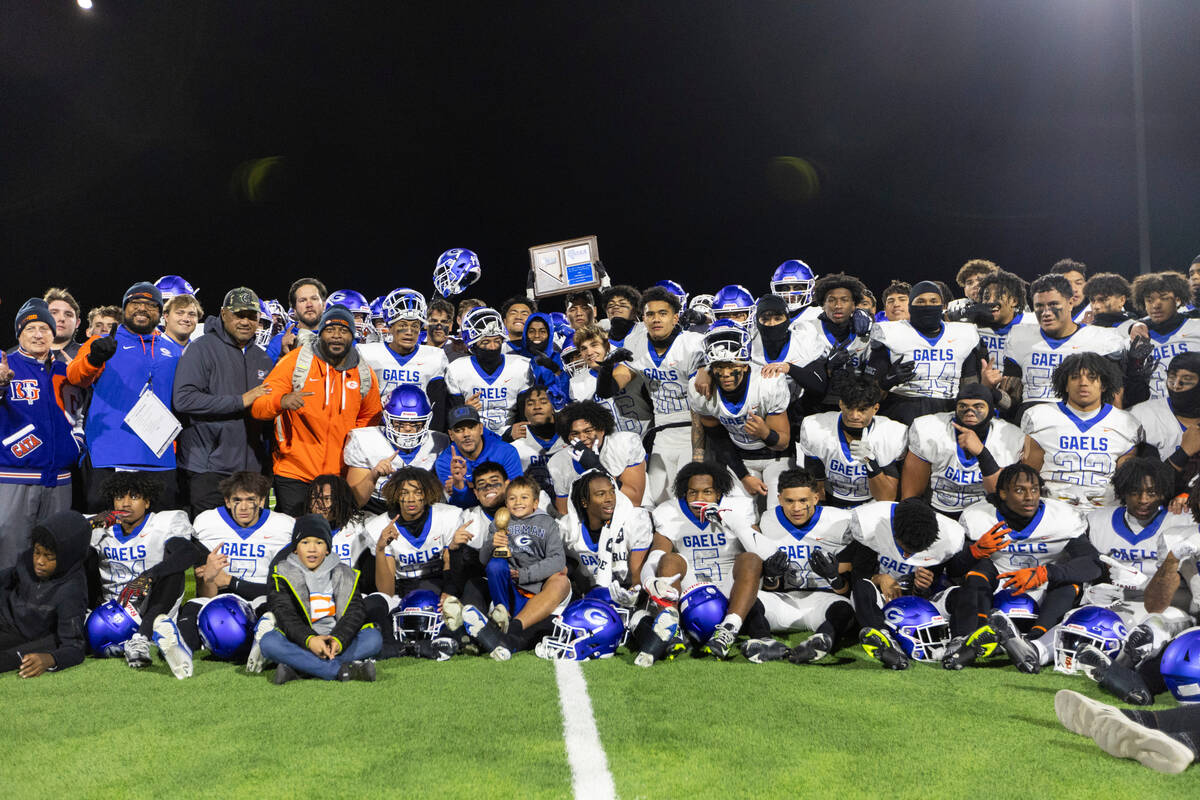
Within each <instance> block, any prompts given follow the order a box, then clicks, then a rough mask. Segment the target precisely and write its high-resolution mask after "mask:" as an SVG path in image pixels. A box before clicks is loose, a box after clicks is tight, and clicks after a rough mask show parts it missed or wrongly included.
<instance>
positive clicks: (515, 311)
mask: <svg viewBox="0 0 1200 800" xmlns="http://www.w3.org/2000/svg"><path fill="white" fill-rule="evenodd" d="M535 311H537V303H536V302H534V301H532V300H530V299H529V298H527V297H525V296H524V295H516V296H515V297H510V298H508V299H507V300H505V301H504V302H503V303H501V304H500V317H501V319H503V320H504V329H505V330H506V331H507V332H508V338H507V339H505V341H504V352H505V353H514V352H518V351H520V350H521V349H522V348H523V347H524V340H525V321H526V320H527V319H529V315H530V314H532V313H533V312H535ZM521 355H524V354H523V353H522V354H521Z"/></svg>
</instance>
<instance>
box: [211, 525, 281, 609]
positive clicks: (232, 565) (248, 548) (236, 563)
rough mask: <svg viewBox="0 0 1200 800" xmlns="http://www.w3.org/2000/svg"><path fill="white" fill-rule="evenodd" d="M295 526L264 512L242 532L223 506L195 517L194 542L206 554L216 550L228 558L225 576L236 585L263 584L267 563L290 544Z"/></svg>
mask: <svg viewBox="0 0 1200 800" xmlns="http://www.w3.org/2000/svg"><path fill="white" fill-rule="evenodd" d="M295 524H296V521H295V520H294V519H293V518H292V517H289V516H288V515H287V514H280V513H279V512H277V511H270V510H268V509H265V508H264V509H263V510H262V513H260V514H259V515H258V521H257V522H255V523H254V524H253V525H251V526H250V527H248V528H243V527H242V526H240V525H238V524H237V523H236V522H235V521H234V519H233V517H231V516H230V515H229V511H228V509H226V508H225V506H218V507H217V508H211V509H209V510H208V511H205V512H203V513H201V514H200V515H199V516H197V517H196V521H195V523H193V527H195V529H196V541H198V542H199V543H200V544H202V545H204V547H205V548H207V549H208V551H209V552H214V551H217V550H219V551H220V552H222V553H224V554H225V555H227V556H228V557H229V565H228V566H227V567H225V571H226V572H228V573H229V574H230V575H232V576H233V577H235V578H237V579H238V580H240V581H246V582H247V583H261V584H266V583H267V582H268V581H269V580H270V577H271V559H273V558H274V557H275V555H276V554H277V553H278V552H279V551H280V550H281V549H283V548H284V547H286V546H288V545H289V544H291V543H292V528H293V527H294V526H295ZM265 599H266V596H265V595H264V596H263V598H262V600H263V601H264V602H265Z"/></svg>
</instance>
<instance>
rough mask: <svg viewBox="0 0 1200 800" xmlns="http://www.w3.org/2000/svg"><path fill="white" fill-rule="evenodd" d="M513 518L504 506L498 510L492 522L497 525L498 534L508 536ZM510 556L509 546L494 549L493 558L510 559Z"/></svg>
mask: <svg viewBox="0 0 1200 800" xmlns="http://www.w3.org/2000/svg"><path fill="white" fill-rule="evenodd" d="M511 516H512V515H511V514H509V512H508V509H507V508H505V507H504V506H500V507H499V508H498V509H496V513H495V515H494V516H493V517H492V521H493V522H495V523H496V533H503V534H504V535H505V537H507V536H508V520H509V518H510V517H511ZM508 556H509V552H508V545H506V544H504V545H500V546H499V547H495V548H493V549H492V558H508Z"/></svg>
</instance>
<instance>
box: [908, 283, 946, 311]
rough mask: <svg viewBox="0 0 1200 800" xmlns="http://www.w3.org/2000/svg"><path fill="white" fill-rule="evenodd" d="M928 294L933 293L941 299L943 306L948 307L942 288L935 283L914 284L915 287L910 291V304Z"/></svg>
mask: <svg viewBox="0 0 1200 800" xmlns="http://www.w3.org/2000/svg"><path fill="white" fill-rule="evenodd" d="M926 292H933V293H934V294H936V295H937V296H938V297H940V298H941V300H942V305H946V298H945V297H942V287H940V286H938V285H937V284H936V283H934V282H933V281H920V282H919V283H916V284H914V285H913V287H912V288H911V289H909V290H908V302H909V303H910V304H911V303H912V301H913V300H916V299H917V298H918V297H920V296H921V295H923V294H925V293H926Z"/></svg>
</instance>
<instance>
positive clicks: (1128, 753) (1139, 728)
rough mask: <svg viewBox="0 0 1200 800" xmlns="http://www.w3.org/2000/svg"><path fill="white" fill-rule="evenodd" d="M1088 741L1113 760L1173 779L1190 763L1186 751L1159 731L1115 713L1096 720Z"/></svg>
mask: <svg viewBox="0 0 1200 800" xmlns="http://www.w3.org/2000/svg"><path fill="white" fill-rule="evenodd" d="M1091 735H1092V740H1093V741H1094V742H1095V743H1096V744H1098V745H1100V749H1101V750H1103V751H1104V752H1106V753H1108V754H1109V755H1110V756H1116V757H1117V758H1132V759H1133V760H1134V761H1137V762H1138V763H1139V764H1141V765H1142V766H1143V767H1149V768H1150V769H1152V770H1155V771H1157V772H1166V773H1168V774H1170V775H1175V774H1178V773H1180V772H1183V771H1184V770H1185V769H1187V768H1188V766H1189V765H1190V764H1191V763H1192V759H1193V757H1194V754H1193V753H1192V750H1191V748H1190V747H1188V746H1187V745H1185V744H1184V743H1183V742H1180V741H1178V740H1176V739H1172V738H1171V737H1170V736H1168V735H1167V734H1165V733H1163V732H1162V731H1156V730H1154V729H1153V728H1147V727H1146V726H1145V725H1139V724H1138V723H1136V722H1134V721H1133V720H1131V719H1130V718H1129V717H1127V716H1125V715H1124V714H1122V713H1120V712H1118V713H1116V714H1105V715H1102V716H1100V717H1097V718H1096V721H1095V729H1094V730H1093V731H1092V734H1091Z"/></svg>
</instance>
